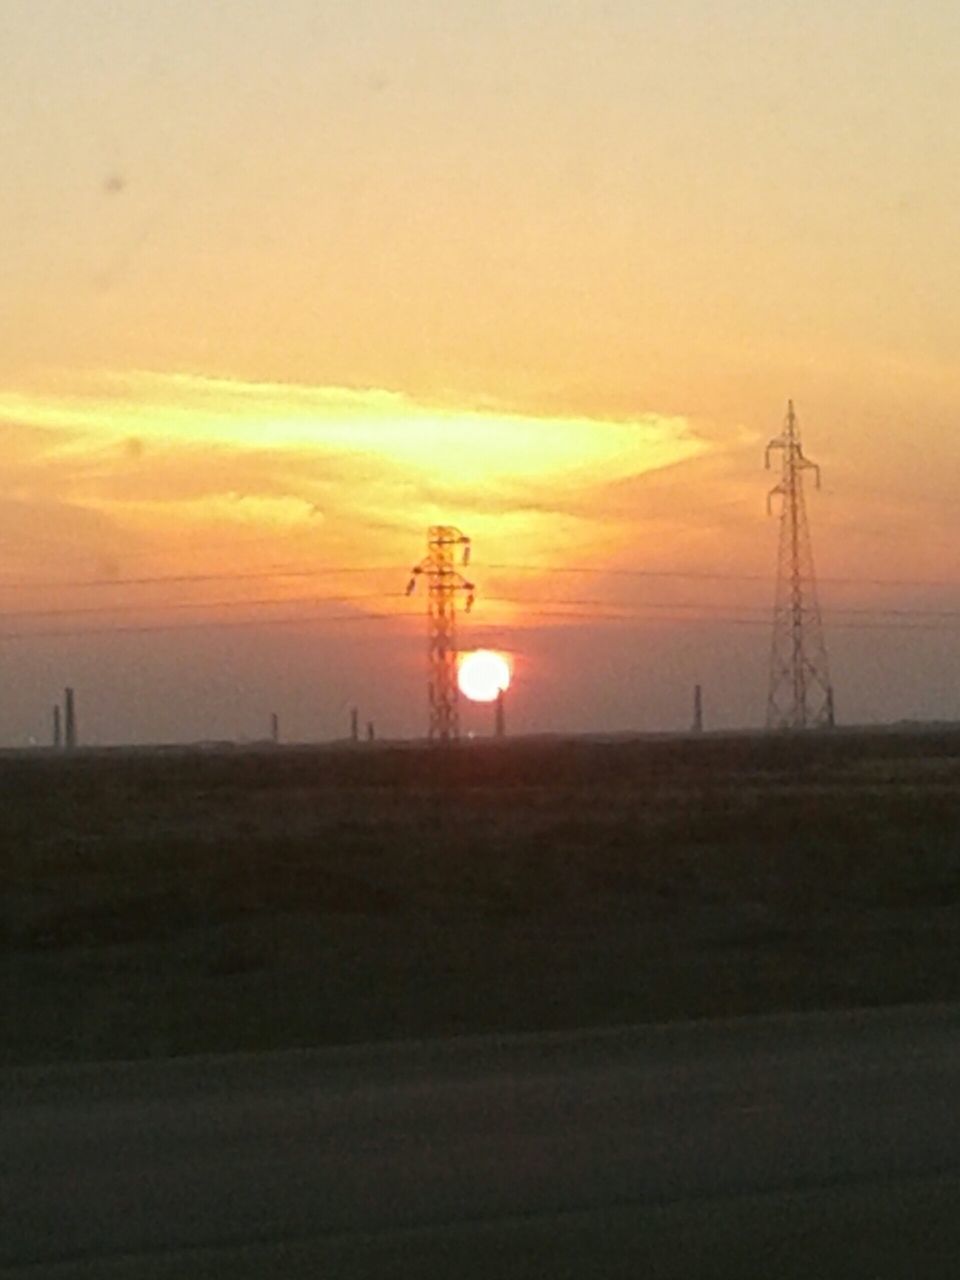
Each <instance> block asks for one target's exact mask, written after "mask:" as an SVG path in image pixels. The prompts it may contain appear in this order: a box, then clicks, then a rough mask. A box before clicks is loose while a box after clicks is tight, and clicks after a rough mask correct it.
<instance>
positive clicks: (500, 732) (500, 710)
mask: <svg viewBox="0 0 960 1280" xmlns="http://www.w3.org/2000/svg"><path fill="white" fill-rule="evenodd" d="M505 706H506V700H505V698H504V690H503V689H500V690H499V692H498V693H497V703H496V719H495V721H494V725H495V727H494V735H495V736H496V737H498V738H505V737H506V736H507V716H506V710H505Z"/></svg>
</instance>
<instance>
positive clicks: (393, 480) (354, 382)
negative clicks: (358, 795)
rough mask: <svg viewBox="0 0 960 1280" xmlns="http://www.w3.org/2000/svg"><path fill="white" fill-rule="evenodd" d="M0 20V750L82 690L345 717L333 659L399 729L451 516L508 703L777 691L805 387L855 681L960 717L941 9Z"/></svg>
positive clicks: (677, 707)
mask: <svg viewBox="0 0 960 1280" xmlns="http://www.w3.org/2000/svg"><path fill="white" fill-rule="evenodd" d="M2 36H3V44H4V49H5V53H6V55H7V63H8V65H7V68H6V72H5V76H4V79H3V82H2V84H0V122H2V123H0V158H2V160H3V164H4V173H5V182H4V184H3V189H4V193H3V202H4V203H3V225H4V236H3V238H2V240H0V272H2V276H3V280H4V288H3V296H2V299H0V432H2V438H3V441H4V450H3V455H2V457H3V463H2V467H0V611H2V612H3V613H4V614H5V619H6V620H5V622H4V626H3V630H4V632H5V634H6V636H7V638H6V639H5V640H4V641H3V644H4V645H5V647H4V648H3V649H2V653H0V659H2V661H4V662H5V663H6V664H7V667H8V669H9V670H11V671H13V672H15V673H17V679H16V680H15V681H14V682H13V684H14V687H13V689H12V690H11V692H10V693H9V695H8V703H9V705H8V706H7V708H6V711H4V710H3V708H2V706H0V743H2V742H14V743H16V742H23V741H26V740H28V739H29V738H30V737H31V736H34V737H37V736H42V735H43V734H44V733H45V721H46V716H47V707H48V703H49V702H50V701H51V700H52V697H53V696H54V694H55V690H56V688H57V687H59V686H60V685H62V684H64V683H67V682H68V681H69V680H72V681H73V682H74V683H78V684H79V683H84V682H85V683H86V689H87V695H86V704H85V705H86V706H87V707H88V715H87V723H88V725H89V726H90V732H91V735H92V736H99V737H100V739H101V740H128V739H131V738H137V737H143V736H146V737H156V736H167V737H195V736H207V731H209V736H218V735H223V736H233V735H234V734H241V733H256V732H258V731H259V728H258V727H259V726H260V725H261V723H262V721H263V719H264V717H265V715H266V710H265V709H270V708H272V704H273V703H275V702H279V703H280V704H281V708H282V709H286V713H287V716H288V719H289V721H290V723H291V725H292V726H293V727H292V729H291V732H294V731H295V732H296V733H298V734H301V735H303V736H314V735H318V736H329V735H330V734H332V733H334V732H336V731H338V729H339V728H340V727H341V721H342V709H341V708H340V706H339V702H338V701H337V698H334V697H333V695H332V694H331V696H330V697H329V698H327V699H326V701H325V700H324V697H325V696H326V695H324V696H323V697H320V700H319V701H318V702H317V704H316V706H315V707H314V708H313V709H312V710H309V711H308V710H307V709H305V708H307V705H308V702H309V699H307V700H305V698H304V695H303V690H305V689H307V690H309V689H312V688H313V687H314V685H315V684H316V682H317V679H318V670H317V667H316V664H317V663H319V664H320V667H322V668H323V669H324V670H326V671H327V672H328V673H333V672H335V677H333V676H332V678H333V679H334V680H335V683H336V685H337V687H338V689H340V690H343V691H344V692H343V693H342V696H341V695H340V694H338V697H339V698H340V700H341V701H342V698H343V697H347V698H348V699H349V698H351V697H354V696H356V697H357V698H358V699H359V697H360V695H359V694H356V695H354V694H352V693H350V692H349V690H351V689H353V688H357V689H363V690H365V691H366V696H367V697H368V698H369V700H370V701H371V702H372V703H373V704H375V706H376V707H379V708H381V709H382V719H383V720H384V723H385V725H386V726H387V727H389V728H390V730H391V731H394V732H397V733H407V732H415V731H417V730H418V728H419V726H420V720H421V718H422V708H421V706H420V703H421V700H422V699H421V691H420V667H419V665H418V664H419V663H420V661H421V658H420V656H419V653H420V651H419V649H418V646H419V645H420V644H421V640H422V636H421V635H420V632H419V630H418V628H419V626H420V623H419V621H418V620H417V616H416V613H415V609H416V603H415V602H414V603H413V604H411V603H410V602H406V601H404V600H402V599H397V598H395V593H397V592H399V591H402V587H403V583H404V574H405V570H406V568H407V567H408V566H409V564H410V563H412V562H413V561H414V560H416V559H418V558H419V557H420V555H421V554H422V545H421V544H422V542H423V539H424V534H425V527H426V525H427V524H428V523H430V522H431V521H434V520H442V521H450V522H452V523H456V524H458V525H460V526H461V527H463V528H464V529H465V530H467V531H468V532H469V533H470V534H471V535H472V537H473V538H474V541H475V546H476V569H475V576H476V577H477V581H478V585H480V588H481V597H480V602H478V609H477V614H476V617H475V619H474V620H473V622H472V623H471V627H472V628H473V630H472V632H471V636H472V638H473V641H474V642H476V643H489V642H492V641H495V642H500V643H502V644H504V645H507V646H509V647H511V649H514V650H516V651H517V682H516V689H515V690H514V691H513V693H512V696H513V697H515V698H516V717H515V718H516V719H517V722H518V723H519V724H521V725H522V726H525V727H527V728H531V729H532V728H539V727H543V728H584V729H586V728H605V727H611V728H626V727H639V728H655V727H661V726H663V727H670V726H677V725H683V724H685V723H686V721H687V718H688V711H689V708H688V701H689V698H688V694H689V685H690V684H691V683H692V682H693V680H695V679H702V680H704V682H705V683H706V684H707V685H708V687H711V686H712V687H713V688H714V690H715V692H714V696H713V701H712V703H711V702H710V700H709V698H708V709H712V713H713V718H714V722H715V723H725V724H742V723H756V722H758V721H759V719H760V718H761V717H762V708H763V700H764V689H763V666H764V663H765V656H766V644H767V639H768V637H767V633H766V631H765V630H764V626H763V620H764V616H765V615H764V611H765V610H766V608H767V606H768V603H769V600H770V598H771V595H772V585H771V584H770V582H769V581H767V580H766V579H768V578H769V575H770V574H771V572H772V566H773V562H774V551H775V528H774V525H773V524H772V523H769V522H768V521H767V520H766V517H765V513H764V500H765V492H766V489H767V487H768V485H769V483H770V480H769V477H767V476H766V475H765V474H764V473H763V471H762V454H763V446H764V444H765V442H766V440H767V439H768V438H769V437H770V436H771V435H773V434H775V433H776V432H777V431H778V429H779V425H780V419H781V416H782V413H783V408H784V404H785V401H786V399H787V397H788V396H790V395H792V396H793V397H794V398H795V399H796V401H797V404H798V408H799V412H800V418H801V425H802V428H803V430H804V434H805V439H806V442H807V446H808V451H809V452H810V453H811V455H812V456H814V457H816V458H817V459H818V460H819V461H820V462H821V463H822V464H823V467H824V477H825V484H824V490H823V492H822V493H821V494H820V495H818V496H817V498H816V499H812V500H811V503H810V510H811V514H812V516H813V518H814V520H815V527H814V547H815V554H816V559H817V563H818V567H819V570H820V574H821V576H822V577H823V578H824V580H825V581H824V588H823V594H824V600H825V604H826V605H827V609H828V640H829V642H830V645H831V650H832V653H833V655H834V666H835V668H836V683H837V686H838V710H839V711H840V713H841V718H848V719H849V718H858V719H883V718H887V717H891V716H893V717H896V716H907V715H913V714H917V715H928V716H929V715H934V714H944V715H947V714H949V715H951V716H953V715H958V716H960V698H958V696H957V695H955V694H954V692H953V689H954V684H955V683H956V682H955V680H954V674H955V672H956V669H957V665H958V662H960V635H957V634H956V633H955V632H954V631H952V628H953V625H954V624H953V622H952V621H951V619H950V617H949V616H948V615H949V611H950V610H951V609H953V608H954V606H955V604H956V607H957V608H960V599H958V597H960V565H957V564H956V563H955V561H956V556H955V553H954V550H953V548H954V545H955V543H956V540H957V534H958V529H957V516H956V513H955V511H956V504H955V501H954V496H953V469H954V452H955V450H954V443H953V423H954V421H955V419H956V416H957V411H958V409H960V374H958V372H957V367H956V363H955V358H954V353H955V351H956V349H957V345H958V340H960V304H958V302H957V299H958V298H960V289H958V287H957V286H958V281H957V280H955V279H954V275H955V274H956V273H957V271H958V267H957V265H956V261H957V260H956V254H955V252H954V241H955V209H956V205H957V196H958V194H960V193H958V191H957V186H958V182H960V178H958V171H957V169H956V165H955V163H954V152H955V145H954V139H955V131H956V125H957V122H958V115H960V105H958V90H957V88H956V78H955V66H956V61H957V57H958V55H960V18H958V16H957V14H956V12H955V10H954V7H952V6H948V5H946V4H941V3H936V2H935V0H924V2H922V3H914V4H907V3H890V2H887V0H884V2H883V3H879V4H878V3H876V2H875V0H874V2H872V3H868V2H867V0H848V2H847V3H844V4H842V5H836V4H828V3H826V0H822V2H821V0H812V2H811V3H809V4H807V5H803V6H799V5H795V4H792V3H787V2H786V0H764V2H763V3H761V0H738V3H736V4H730V5H723V6H718V5H716V4H713V3H710V2H709V0H698V2H694V0H680V2H679V3H677V4H675V5H670V6H663V5H656V6H654V5H644V4H637V3H636V2H635V0H577V2H574V0H549V2H548V0H528V2H527V3H525V4H523V5H519V6H518V5H515V4H507V3H505V2H502V3H501V0H490V2H489V3H485V4H483V5H475V4H472V3H467V0H445V2H444V3H441V2H440V0H411V2H410V3H409V4H405V5H403V6H397V5H395V4H393V3H391V2H390V0H356V2H355V3H351V4H349V5H347V4H331V5H316V4H315V3H313V2H312V0H287V2H286V3H285V2H283V0H278V3H277V4H276V5H271V6H264V5H263V4H261V3H259V0H234V3H232V4H231V6H230V7H229V9H227V8H226V7H225V6H222V5H220V4H215V3H212V2H208V3H203V2H201V3H196V2H195V0H194V2H190V3H188V0H168V2H167V3H166V4H164V5H162V6H147V5H129V6H126V7H122V8H120V9H118V7H117V6H116V5H115V4H113V3H107V0H87V3H85V4H84V5H82V6H79V5H76V4H75V3H73V2H72V0H8V4H7V5H6V6H5V8H4V16H3V32H2ZM497 566H507V567H497ZM571 568H575V569H577V570H590V571H591V572H589V573H576V574H570V573H568V572H557V571H565V570H569V569H571ZM313 569H316V570H317V571H318V576H317V577H315V578H311V577H310V576H308V575H309V572H310V571H312V570H313ZM281 570H285V572H283V571H281ZM610 570H617V571H621V572H619V573H610V572H608V571H610ZM622 571H627V572H626V573H623V572H622ZM674 572H676V573H679V574H690V573H693V574H703V575H706V576H705V577H702V578H695V577H694V578H690V577H670V576H666V577H664V576H657V575H663V574H667V575H669V574H672V573H674ZM651 575H652V576H651ZM158 578H162V579H171V578H178V579H180V581H176V582H172V581H162V582H158V581H150V582H140V583H134V582H133V581H131V580H133V579H154V580H155V579H158ZM878 578H884V579H895V580H902V581H904V582H905V583H907V584H908V585H904V586H902V587H884V586H880V587H876V586H871V585H869V581H868V580H872V579H878ZM91 581H92V582H95V583H96V585H88V584H89V583H90V582H91ZM921 581H925V582H935V583H944V584H947V585H944V586H939V587H938V586H931V587H926V588H924V587H922V586H919V585H909V584H916V583H918V582H921ZM858 582H859V583H860V585H858ZM953 583H956V584H957V587H956V588H954V587H953V586H952V585H950V584H953ZM44 584H49V585H46V586H45V585H44ZM54 584H55V585H54ZM335 597H338V598H341V599H340V600H339V602H338V600H337V599H334V598H335ZM347 597H349V598H347ZM577 601H586V602H588V603H585V604H578V603H575V602H577ZM881 607H882V608H883V609H892V608H897V609H900V610H901V611H902V616H901V615H889V614H884V615H882V616H880V615H878V614H877V613H876V612H875V611H876V610H877V609H880V608H881ZM311 610H312V611H313V613H314V614H317V613H319V614H321V615H325V614H334V613H343V612H344V611H346V617H345V618H344V619H343V621H342V623H341V622H340V621H336V622H334V621H331V622H330V623H329V624H328V625H327V626H326V627H323V626H318V625H317V624H316V623H313V624H311V626H310V627H306V628H302V627H301V628H300V629H299V630H298V629H297V626H296V625H294V624H295V623H296V621H297V619H302V617H303V615H304V614H305V613H310V611H311ZM857 610H868V611H871V612H869V613H863V612H859V613H858V612H855V611H857ZM919 610H924V611H928V612H925V613H923V614H922V615H921V614H920V613H919V612H918V611H919ZM931 610H940V611H941V614H942V615H943V616H937V617H934V616H932V615H930V614H929V611H931ZM903 611H905V612H903ZM624 612H625V613H627V614H629V615H630V617H629V619H628V620H627V621H626V622H616V621H615V620H614V618H613V617H612V616H611V615H617V614H622V613H624ZM358 613H377V614H381V613H383V614H386V615H388V617H387V618H386V619H381V620H379V621H378V620H376V619H373V618H371V619H368V620H367V621H368V625H366V624H363V625H362V624H361V623H359V622H358V623H357V624H356V626H354V624H353V623H352V622H351V621H350V618H351V616H355V615H356V614H358ZM570 614H572V615H574V616H575V617H576V619H578V620H577V621H575V622H571V621H570V619H569V618H568V617H567V616H566V615H570ZM394 615H396V618H395V620H393V621H391V618H394ZM254 617H259V618H262V619H265V620H267V619H272V620H273V621H274V622H275V623H278V624H279V623H281V622H282V623H283V625H276V626H273V627H263V628H261V629H249V630H244V629H243V628H241V627H239V626H237V627H234V626H233V625H232V624H233V623H246V622H248V621H249V620H250V619H251V618H254ZM898 618H899V622H898V625H900V624H906V623H910V624H922V626H923V628H924V629H923V630H921V631H918V632H915V633H914V634H912V635H906V634H905V633H903V632H902V631H895V630H893V629H892V628H891V626H890V623H891V622H896V621H897V619H898ZM733 619H735V621H733ZM201 622H216V623H217V624H218V626H219V627H220V629H219V630H213V629H208V630H207V631H204V630H203V629H202V628H201V627H200V626H199V623H201ZM225 623H230V624H231V626H230V627H226V626H224V625H223V624H225ZM880 623H883V628H882V629H878V628H879V624H880ZM175 624H176V625H182V626H183V627H184V628H185V630H184V631H183V633H182V634H181V635H180V636H179V637H178V636H173V635H172V634H171V633H169V632H167V631H162V632H161V631H146V630H143V631H139V632H138V631H136V630H135V628H138V627H139V628H149V627H160V626H164V627H168V626H173V625H175ZM867 624H869V626H870V628H874V629H867ZM364 625H366V631H365V634H366V635H367V636H368V639H367V640H364V641H362V642H361V641H359V640H355V639H349V640H344V639H343V633H344V631H345V630H346V629H348V628H350V627H351V626H353V632H352V633H351V634H352V635H354V634H356V633H358V632H359V631H362V630H363V629H364ZM831 626H832V630H831ZM53 631H62V632H64V633H71V634H64V635H59V636H52V635H46V636H45V637H44V638H37V639H35V640H34V641H32V642H31V643H27V642H26V641H24V640H22V639H15V638H12V637H17V636H21V637H22V636H23V635H25V634H27V633H37V632H44V633H49V632H53ZM77 631H85V632H90V631H93V632H95V633H96V634H92V635H91V634H88V635H86V637H83V636H79V637H78V636H76V635H73V634H72V633H73V632H77ZM294 633H296V634H294ZM377 635H379V636H380V637H381V639H380V640H377V639H376V636H377ZM311 645H312V646H313V647H312V648H311ZM218 646H219V647H218ZM225 646H226V647H225ZM384 650H390V651H391V652H392V653H393V654H394V655H395V658H394V663H393V666H392V667H391V666H390V664H384V661H383V651H384ZM321 654H322V657H321V656H320V655H321ZM331 664H332V665H331ZM230 671H233V673H234V677H235V678H234V680H233V683H232V684H231V678H230V675H229V672H230ZM389 671H392V672H393V675H392V676H388V674H387V673H388V672H389ZM108 672H111V673H112V676H109V675H106V674H105V673H108ZM191 673H192V674H191ZM225 673H226V674H225ZM278 673H282V678H281V675H280V674H278ZM81 677H82V680H81ZM394 677H396V678H394ZM218 681H222V683H217V682H218ZM178 682H179V683H178ZM626 687H629V689H630V691H631V692H630V695H629V696H625V694H624V689H625V688H626ZM171 690H174V691H177V690H179V694H178V695H177V696H171V692H170V691H171ZM208 693H209V697H208ZM318 696H319V695H318ZM134 703H135V704H136V705H135V709H134V707H133V704H134ZM372 713H373V708H371V714H372Z"/></svg>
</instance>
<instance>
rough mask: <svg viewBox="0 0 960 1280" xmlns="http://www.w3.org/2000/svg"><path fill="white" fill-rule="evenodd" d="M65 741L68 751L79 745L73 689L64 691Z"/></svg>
mask: <svg viewBox="0 0 960 1280" xmlns="http://www.w3.org/2000/svg"><path fill="white" fill-rule="evenodd" d="M63 702H64V707H63V720H64V741H65V745H66V748H67V750H68V751H72V750H73V749H74V747H75V746H76V745H77V713H76V708H75V706H74V701H73V690H72V689H64V691H63Z"/></svg>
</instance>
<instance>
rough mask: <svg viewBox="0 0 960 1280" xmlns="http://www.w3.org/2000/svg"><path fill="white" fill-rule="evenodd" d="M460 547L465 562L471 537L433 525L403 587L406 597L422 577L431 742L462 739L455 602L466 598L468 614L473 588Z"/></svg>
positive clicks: (466, 562) (468, 560) (468, 558)
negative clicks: (462, 568)
mask: <svg viewBox="0 0 960 1280" xmlns="http://www.w3.org/2000/svg"><path fill="white" fill-rule="evenodd" d="M458 549H462V555H461V563H462V564H464V565H467V564H469V562H470V539H469V538H468V537H467V536H466V534H463V533H461V532H460V530H459V529H455V528H453V526H452V525H445V524H437V525H431V527H430V529H429V530H428V532H427V554H426V556H425V558H424V559H423V560H421V561H420V563H419V564H418V565H414V567H413V572H412V575H411V578H410V582H409V584H408V586H407V595H410V594H411V592H412V591H413V590H414V589H415V587H416V585H417V578H418V577H419V576H420V575H421V574H423V575H425V576H426V579H427V626H428V650H427V662H428V675H427V698H428V702H429V708H430V740H431V742H450V741H455V740H456V739H457V738H458V737H459V735H460V714H459V694H460V689H459V685H458V683H457V602H458V600H459V598H460V596H461V595H465V596H466V604H465V609H466V612H468V613H469V611H470V608H471V606H472V605H473V595H474V586H473V583H472V582H468V581H467V580H466V578H465V577H464V576H463V574H461V573H460V572H459V571H458V570H457V568H456V564H455V559H456V552H457V550H458Z"/></svg>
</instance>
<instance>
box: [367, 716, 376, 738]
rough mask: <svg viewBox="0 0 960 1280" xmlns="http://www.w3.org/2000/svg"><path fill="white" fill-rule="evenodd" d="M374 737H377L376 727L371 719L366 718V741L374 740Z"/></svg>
mask: <svg viewBox="0 0 960 1280" xmlns="http://www.w3.org/2000/svg"><path fill="white" fill-rule="evenodd" d="M376 737H377V731H376V728H375V727H374V723H373V721H372V720H368V721H367V741H368V742H375V741H376Z"/></svg>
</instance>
